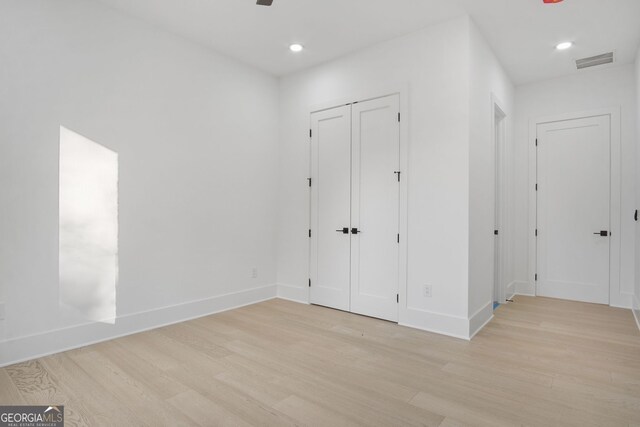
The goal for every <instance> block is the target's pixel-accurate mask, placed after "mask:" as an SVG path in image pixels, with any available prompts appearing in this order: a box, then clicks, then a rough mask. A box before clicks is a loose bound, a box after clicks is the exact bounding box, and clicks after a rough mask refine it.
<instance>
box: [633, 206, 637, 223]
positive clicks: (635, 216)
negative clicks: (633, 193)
mask: <svg viewBox="0 0 640 427" xmlns="http://www.w3.org/2000/svg"><path fill="white" fill-rule="evenodd" d="M633 219H635V220H636V221H637V220H638V209H636V213H635V215H633Z"/></svg>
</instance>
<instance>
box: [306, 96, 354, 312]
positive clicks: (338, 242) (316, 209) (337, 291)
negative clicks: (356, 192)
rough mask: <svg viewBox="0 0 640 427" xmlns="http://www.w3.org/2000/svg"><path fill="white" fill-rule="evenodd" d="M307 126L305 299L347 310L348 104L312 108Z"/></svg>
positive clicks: (348, 257) (349, 128) (349, 123)
mask: <svg viewBox="0 0 640 427" xmlns="http://www.w3.org/2000/svg"><path fill="white" fill-rule="evenodd" d="M311 129H312V137H311V179H312V186H311V231H310V233H311V235H310V241H311V263H310V276H311V277H310V279H311V284H310V285H311V289H310V301H311V303H312V304H319V305H324V306H327V307H332V308H337V309H340V310H347V311H348V310H349V279H350V268H351V266H350V234H349V229H350V228H349V227H350V215H351V213H350V206H351V107H350V106H343V107H338V108H333V109H331V110H326V111H322V112H318V113H313V114H312V115H311ZM343 229H344V230H345V231H346V233H344V232H343Z"/></svg>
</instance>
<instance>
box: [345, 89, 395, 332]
mask: <svg viewBox="0 0 640 427" xmlns="http://www.w3.org/2000/svg"><path fill="white" fill-rule="evenodd" d="M399 108H400V106H399V96H398V95H393V96H388V97H385V98H379V99H374V100H371V101H365V102H359V103H357V104H353V107H352V129H353V131H352V145H353V148H352V156H351V157H352V164H351V169H352V175H351V182H352V190H351V227H352V228H357V231H358V233H357V234H352V236H351V311H352V312H355V313H360V314H364V315H367V316H372V317H377V318H381V319H386V320H391V321H397V320H398V304H397V299H396V298H397V294H398V273H399V271H398V268H399V267H398V255H399V249H398V247H399V245H398V240H397V239H398V226H399V224H398V222H399V192H400V185H399V178H398V174H397V172H398V171H399V164H400V123H399V117H398V112H399V111H400V110H399ZM353 231H355V230H353Z"/></svg>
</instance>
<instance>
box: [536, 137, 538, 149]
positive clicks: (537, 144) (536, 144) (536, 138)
mask: <svg viewBox="0 0 640 427" xmlns="http://www.w3.org/2000/svg"><path fill="white" fill-rule="evenodd" d="M537 146H538V138H536V147H537Z"/></svg>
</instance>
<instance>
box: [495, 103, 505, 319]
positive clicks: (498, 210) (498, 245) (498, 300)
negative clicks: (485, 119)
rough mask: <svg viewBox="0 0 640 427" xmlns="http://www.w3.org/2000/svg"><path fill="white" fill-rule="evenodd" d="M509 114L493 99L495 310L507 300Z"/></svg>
mask: <svg viewBox="0 0 640 427" xmlns="http://www.w3.org/2000/svg"><path fill="white" fill-rule="evenodd" d="M506 118H507V115H506V113H505V112H504V110H503V109H502V108H501V107H500V106H499V104H498V102H497V101H496V100H495V99H494V100H493V145H494V168H495V172H494V173H495V175H494V184H495V186H494V203H495V208H494V209H495V210H494V224H495V227H494V232H493V234H494V244H493V254H494V256H493V262H494V265H493V309H494V311H495V310H496V309H497V308H498V307H499V306H500V304H504V303H505V302H506V300H507V297H506V291H505V286H504V283H505V280H504V267H505V262H504V261H503V257H504V255H505V254H506V251H505V248H504V242H505V239H504V235H505V232H504V229H505V227H504V221H505V218H506V212H504V209H505V207H506V185H505V177H506V173H505V164H506V163H505V160H506V155H505V152H506V141H505V139H506V134H507V132H506V124H507V120H506Z"/></svg>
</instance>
